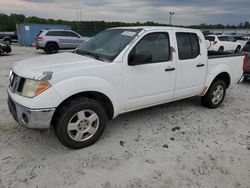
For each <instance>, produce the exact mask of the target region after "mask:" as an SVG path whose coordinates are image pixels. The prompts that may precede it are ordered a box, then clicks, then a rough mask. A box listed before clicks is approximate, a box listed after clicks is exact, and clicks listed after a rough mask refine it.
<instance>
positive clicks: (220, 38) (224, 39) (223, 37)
mask: <svg viewBox="0 0 250 188" xmlns="http://www.w3.org/2000/svg"><path fill="white" fill-rule="evenodd" d="M218 39H219V40H220V41H228V37H227V36H222V37H218Z"/></svg>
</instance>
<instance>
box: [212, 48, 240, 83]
mask: <svg viewBox="0 0 250 188" xmlns="http://www.w3.org/2000/svg"><path fill="white" fill-rule="evenodd" d="M243 59H244V55H243V54H241V53H238V54H235V53H224V54H223V55H219V54H209V55H208V73H210V74H216V73H215V72H216V69H214V68H215V67H220V68H221V69H223V70H225V72H229V73H231V74H230V77H231V83H237V82H238V81H239V79H240V78H241V76H242V74H243Z"/></svg>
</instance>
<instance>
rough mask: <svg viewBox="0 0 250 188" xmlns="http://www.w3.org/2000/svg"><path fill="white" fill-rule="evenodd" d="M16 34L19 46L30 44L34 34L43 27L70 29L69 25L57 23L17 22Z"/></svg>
mask: <svg viewBox="0 0 250 188" xmlns="http://www.w3.org/2000/svg"><path fill="white" fill-rule="evenodd" d="M16 28H17V36H18V44H19V45H20V46H31V45H32V42H33V41H34V39H35V37H36V35H37V34H38V33H39V32H40V31H41V30H44V29H65V30H70V29H71V27H70V26H68V25H57V24H33V23H22V24H17V25H16Z"/></svg>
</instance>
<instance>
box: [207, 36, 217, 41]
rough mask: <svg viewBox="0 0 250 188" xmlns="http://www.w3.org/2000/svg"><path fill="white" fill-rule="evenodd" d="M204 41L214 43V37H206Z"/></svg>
mask: <svg viewBox="0 0 250 188" xmlns="http://www.w3.org/2000/svg"><path fill="white" fill-rule="evenodd" d="M205 39H206V40H209V41H212V42H213V41H215V37H210V36H206V37H205Z"/></svg>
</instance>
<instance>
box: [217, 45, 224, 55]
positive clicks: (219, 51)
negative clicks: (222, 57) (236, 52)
mask: <svg viewBox="0 0 250 188" xmlns="http://www.w3.org/2000/svg"><path fill="white" fill-rule="evenodd" d="M223 52H224V48H223V47H222V46H221V47H220V48H219V50H218V53H219V54H223Z"/></svg>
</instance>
